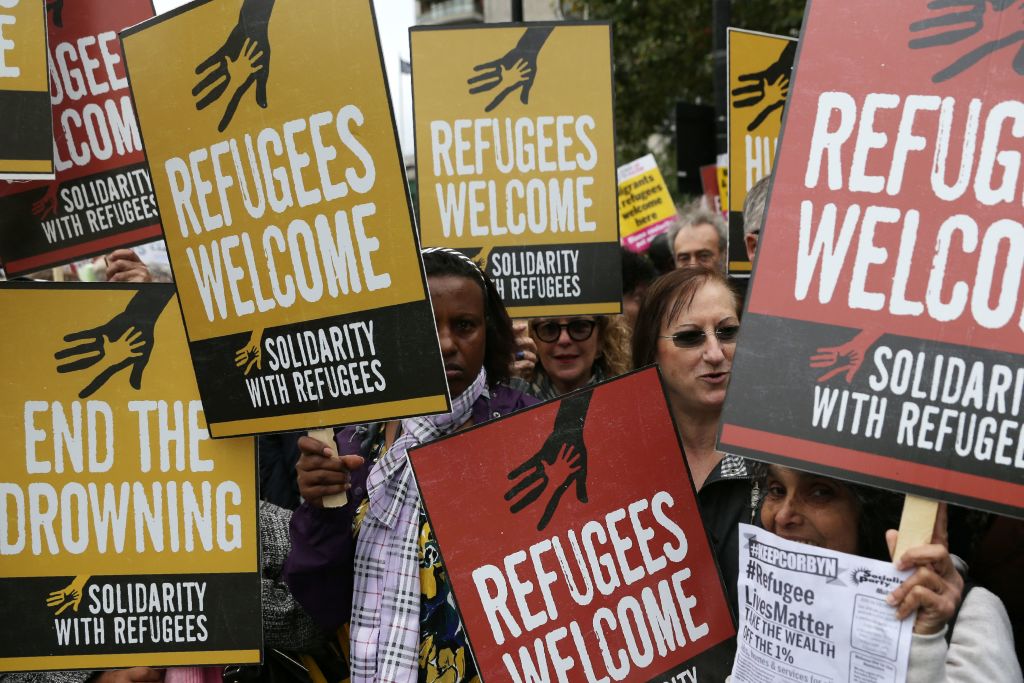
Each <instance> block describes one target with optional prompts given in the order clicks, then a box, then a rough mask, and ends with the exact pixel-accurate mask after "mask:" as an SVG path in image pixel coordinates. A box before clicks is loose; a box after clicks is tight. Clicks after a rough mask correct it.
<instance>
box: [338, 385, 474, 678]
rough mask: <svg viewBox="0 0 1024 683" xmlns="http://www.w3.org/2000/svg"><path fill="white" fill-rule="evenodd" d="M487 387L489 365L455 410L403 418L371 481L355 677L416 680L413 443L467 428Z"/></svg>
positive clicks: (354, 633)
mask: <svg viewBox="0 0 1024 683" xmlns="http://www.w3.org/2000/svg"><path fill="white" fill-rule="evenodd" d="M486 391H487V374H486V373H485V372H484V370H483V369H481V370H480V374H479V375H477V377H476V379H475V380H474V381H473V384H471V385H470V386H469V388H467V389H466V390H465V391H464V392H462V394H461V395H460V396H459V397H458V398H456V399H455V400H453V401H452V412H450V413H448V414H446V415H431V416H427V417H414V418H410V419H407V420H402V435H401V436H400V437H399V438H398V439H397V440H396V441H395V443H394V445H393V446H392V447H391V449H390V450H389V451H388V452H387V453H385V454H384V455H382V456H381V457H380V459H379V460H378V461H377V464H376V465H375V466H374V468H373V470H371V471H370V475H369V477H368V478H367V480H366V489H367V493H368V495H369V502H370V504H369V509H368V510H367V513H366V519H364V520H363V524H362V527H361V528H360V531H359V537H358V539H357V541H356V556H355V592H354V595H353V601H352V622H351V637H352V641H351V642H352V683H364V682H365V683H370V682H374V683H377V682H381V683H416V681H417V679H418V676H419V646H420V575H419V558H418V550H419V545H418V537H419V506H420V494H419V490H418V489H417V488H416V482H415V480H414V479H413V476H412V468H411V467H409V459H408V457H407V451H408V449H410V448H412V447H414V446H418V445H420V444H424V443H428V442H430V441H433V440H434V439H436V438H438V437H439V436H443V435H445V434H449V433H451V432H453V431H455V430H456V429H458V428H459V427H460V426H462V425H463V424H464V423H465V422H466V421H467V420H468V419H469V418H470V417H471V416H472V413H473V403H474V402H476V400H477V399H478V398H479V397H480V396H481V395H483V394H484V393H485V392H486Z"/></svg>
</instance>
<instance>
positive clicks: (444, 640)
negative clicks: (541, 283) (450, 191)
mask: <svg viewBox="0 0 1024 683" xmlns="http://www.w3.org/2000/svg"><path fill="white" fill-rule="evenodd" d="M423 264H424V268H425V270H426V274H427V286H428V289H429V291H430V298H431V302H432V304H433V308H434V319H435V323H436V325H437V332H438V340H439V342H440V346H441V356H442V359H443V361H444V367H445V374H446V378H447V380H448V387H449V391H450V393H451V396H452V412H450V413H448V414H445V415H437V416H428V417H417V418H411V419H405V420H402V421H400V422H399V421H391V422H386V423H383V424H374V425H362V426H356V427H348V428H345V429H342V430H340V431H338V432H337V433H336V435H335V442H334V443H333V444H325V443H323V442H320V441H317V440H315V439H311V438H309V437H303V438H302V439H300V441H299V446H300V448H301V450H302V455H301V456H300V458H299V463H298V483H299V492H300V493H301V494H302V497H303V499H304V501H305V502H303V504H302V505H301V506H300V507H299V509H298V510H297V511H296V513H295V515H294V516H293V518H292V551H291V554H290V555H289V557H288V561H287V563H286V570H285V577H286V581H287V582H288V585H289V586H290V587H291V589H292V593H293V594H294V595H295V596H296V598H297V599H298V600H299V601H300V602H301V603H302V604H303V605H304V606H305V607H306V609H307V610H308V611H309V612H310V613H311V614H312V615H313V617H314V618H315V619H316V620H317V622H318V623H319V624H320V625H321V626H322V627H325V628H338V627H340V626H342V625H343V624H344V623H345V622H349V631H350V634H351V640H350V642H351V667H352V675H353V679H355V680H387V681H393V680H403V681H405V680H416V679H417V678H419V679H420V680H445V681H450V682H451V683H459V682H460V681H470V680H473V679H474V678H475V677H476V676H477V673H476V670H475V664H474V661H473V657H472V655H471V654H470V652H469V650H468V642H467V640H466V634H465V630H464V629H463V628H462V625H461V617H460V616H459V614H458V611H457V610H456V609H455V605H454V600H452V598H451V595H450V593H451V587H450V584H449V583H448V579H447V575H446V574H445V572H444V571H443V568H442V567H441V566H440V562H439V555H438V552H437V548H436V545H437V541H436V540H435V539H434V536H433V532H432V531H431V529H430V526H429V523H428V521H427V519H426V516H425V514H424V512H423V507H422V505H421V504H420V500H419V494H418V491H417V489H416V486H415V482H414V481H413V479H412V472H411V468H410V467H409V465H408V461H407V458H406V451H407V449H409V448H411V447H413V446H415V445H417V444H421V443H426V442H429V441H432V440H434V439H436V438H437V437H439V436H443V435H445V434H449V433H451V432H454V431H456V430H459V429H462V428H463V427H466V426H469V425H473V424H480V423H482V422H486V421H488V420H491V419H493V418H496V417H500V416H502V415H506V414H508V413H511V412H512V411H514V410H517V409H519V408H523V407H526V406H528V405H532V404H533V403H535V400H534V399H532V398H530V397H529V396H526V395H524V394H521V393H519V392H517V391H515V390H513V389H511V388H509V387H508V386H507V385H505V384H504V382H505V381H506V380H507V379H508V377H509V368H510V360H511V359H512V354H513V350H514V348H515V346H514V338H513V332H512V325H511V321H510V320H509V317H508V314H507V313H506V311H505V307H504V305H503V304H502V301H501V297H500V296H499V295H498V293H497V291H496V289H495V288H494V285H493V283H492V282H491V281H490V279H489V278H488V277H487V276H486V275H484V274H483V272H481V270H480V269H479V268H478V267H477V266H476V264H475V263H473V262H472V261H470V260H469V259H468V258H466V257H465V256H463V255H462V254H460V253H458V252H454V251H451V250H447V249H428V250H426V251H425V252H424V254H423ZM342 491H347V492H348V502H347V503H346V504H345V505H344V506H342V507H340V508H324V507H323V497H324V496H325V495H328V494H334V493H339V492H342Z"/></svg>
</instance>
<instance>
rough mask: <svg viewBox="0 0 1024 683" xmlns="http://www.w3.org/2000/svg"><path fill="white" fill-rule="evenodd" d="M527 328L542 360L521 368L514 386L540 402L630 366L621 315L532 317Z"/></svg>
mask: <svg viewBox="0 0 1024 683" xmlns="http://www.w3.org/2000/svg"><path fill="white" fill-rule="evenodd" d="M528 333H529V336H530V338H531V339H532V340H533V342H534V344H535V345H536V354H537V361H538V362H537V364H535V365H532V367H528V368H527V369H526V371H525V372H521V374H522V375H523V376H522V377H521V378H513V380H512V386H513V387H515V388H516V389H519V390H520V391H522V392H524V393H527V394H529V395H531V396H534V397H536V398H538V399H540V400H542V401H546V400H548V399H551V398H556V397H558V396H561V395H562V394H567V393H569V392H570V391H575V390H576V389H580V388H582V387H586V386H591V385H593V384H597V383H598V382H602V381H604V380H606V379H609V378H611V377H614V376H616V375H621V374H622V373H624V372H626V370H628V369H629V351H628V340H627V338H628V334H627V332H626V329H625V327H624V325H623V324H622V322H620V321H619V320H618V319H617V318H612V317H609V316H603V315H602V316H576V317H572V318H534V319H533V320H531V321H530V323H529V326H528ZM523 365H524V364H523V363H519V366H520V368H522V366H523Z"/></svg>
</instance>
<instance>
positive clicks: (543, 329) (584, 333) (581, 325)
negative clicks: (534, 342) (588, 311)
mask: <svg viewBox="0 0 1024 683" xmlns="http://www.w3.org/2000/svg"><path fill="white" fill-rule="evenodd" d="M595 325H597V321H596V320H587V319H586V318H578V319H576V320H570V321H569V322H567V323H557V322H555V321H554V320H545V321H544V322H542V323H537V324H536V325H534V326H533V332H534V334H536V335H537V339H540V340H541V341H542V342H547V343H548V344H550V343H551V342H554V341H558V338H559V337H561V336H562V330H565V331H567V332H568V333H569V339H572V340H573V341H587V340H588V339H590V335H592V334H594V326H595Z"/></svg>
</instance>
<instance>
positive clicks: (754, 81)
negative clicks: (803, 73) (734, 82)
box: [732, 42, 796, 132]
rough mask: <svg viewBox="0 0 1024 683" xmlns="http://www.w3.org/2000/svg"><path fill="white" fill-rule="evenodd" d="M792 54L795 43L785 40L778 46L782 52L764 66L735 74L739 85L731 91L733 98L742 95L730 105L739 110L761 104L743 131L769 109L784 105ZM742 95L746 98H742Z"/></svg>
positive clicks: (753, 126)
mask: <svg viewBox="0 0 1024 683" xmlns="http://www.w3.org/2000/svg"><path fill="white" fill-rule="evenodd" d="M795 57H796V43H794V42H788V43H787V44H786V47H784V48H783V49H782V54H780V55H779V58H778V59H776V60H775V61H774V62H773V63H772V64H771V65H770V66H768V68H766V69H764V70H763V71H755V72H754V73H749V74H742V75H741V76H740V77H739V81H740V82H741V83H747V84H748V85H741V86H739V87H737V88H734V89H733V91H732V96H733V97H743V99H737V100H736V101H734V102H733V105H732V106H734V107H736V108H737V109H742V108H745V107H754V106H758V105H763V106H762V108H761V111H759V112H758V113H757V116H755V117H754V120H753V121H751V122H750V124H749V125H748V126H747V131H748V132H752V131H754V130H756V129H757V128H758V127H760V125H761V124H762V123H764V121H765V119H767V118H768V117H769V116H770V115H771V113H772V112H774V111H776V110H778V109H782V108H783V107H784V106H786V96H787V95H788V94H789V77H790V73H791V72H792V70H793V59H794V58H795ZM744 96H746V97H744Z"/></svg>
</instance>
